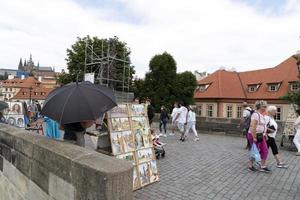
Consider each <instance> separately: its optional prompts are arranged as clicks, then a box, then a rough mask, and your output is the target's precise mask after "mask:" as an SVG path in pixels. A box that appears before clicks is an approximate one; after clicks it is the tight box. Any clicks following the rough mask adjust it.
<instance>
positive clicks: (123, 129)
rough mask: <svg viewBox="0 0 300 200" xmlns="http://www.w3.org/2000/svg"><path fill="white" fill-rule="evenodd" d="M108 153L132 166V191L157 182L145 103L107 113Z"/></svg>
mask: <svg viewBox="0 0 300 200" xmlns="http://www.w3.org/2000/svg"><path fill="white" fill-rule="evenodd" d="M107 124H108V132H109V136H110V142H111V153H112V155H113V156H115V157H116V158H118V159H123V160H127V161H130V162H132V164H133V166H134V167H133V190H136V189H139V188H141V187H144V186H146V185H148V184H151V183H154V182H157V181H158V180H159V176H158V170H157V163H156V157H155V152H154V148H153V144H152V136H151V132H150V126H149V122H148V117H147V105H146V104H121V105H118V106H117V107H115V108H113V109H112V110H111V111H109V112H108V113H107Z"/></svg>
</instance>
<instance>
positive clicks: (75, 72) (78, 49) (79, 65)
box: [58, 36, 135, 90]
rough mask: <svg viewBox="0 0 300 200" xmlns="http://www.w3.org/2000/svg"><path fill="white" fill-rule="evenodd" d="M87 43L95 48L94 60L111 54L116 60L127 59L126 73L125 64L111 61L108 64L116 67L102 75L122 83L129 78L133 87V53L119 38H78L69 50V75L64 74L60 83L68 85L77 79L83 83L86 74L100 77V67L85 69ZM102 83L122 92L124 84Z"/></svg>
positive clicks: (104, 81)
mask: <svg viewBox="0 0 300 200" xmlns="http://www.w3.org/2000/svg"><path fill="white" fill-rule="evenodd" d="M86 41H87V42H88V44H90V45H92V46H93V51H94V52H95V54H94V55H93V56H94V58H95V57H96V55H98V56H100V58H101V57H107V55H108V54H110V55H111V56H114V57H115V58H116V59H125V60H126V61H127V62H128V63H126V64H125V66H126V68H125V73H124V68H123V67H124V63H123V62H119V61H113V60H112V59H110V60H109V61H107V62H110V63H111V64H112V65H113V66H114V67H113V68H110V69H104V70H103V73H102V77H103V78H110V79H115V80H119V81H122V80H123V78H124V77H125V79H126V78H127V77H129V85H130V86H132V79H133V74H134V73H135V71H134V66H132V65H130V64H129V63H130V53H131V51H130V49H129V48H128V47H127V44H126V43H125V42H122V41H120V40H119V38H118V37H113V38H109V39H99V38H98V37H93V38H91V37H90V36H86V37H84V38H80V37H78V38H77V41H76V42H75V44H73V45H72V46H71V48H70V49H67V58H66V61H67V66H68V70H69V74H62V75H61V76H59V77H58V81H59V82H61V83H63V84H66V83H68V82H69V81H73V82H75V81H76V80H77V77H78V80H79V81H81V80H83V77H84V72H86V73H89V72H95V77H98V75H99V67H100V65H97V66H88V67H87V68H86V69H85V58H86V57H85V50H86ZM112 49H114V50H115V55H112V52H111V51H112ZM89 51H90V50H89ZM91 59H92V58H90V57H87V60H86V61H87V63H90V62H91ZM98 62H99V61H98ZM129 69H130V70H129ZM85 70H86V71H85ZM124 74H125V76H124ZM126 80H127V79H126ZM95 82H97V80H95ZM102 83H104V84H108V85H109V86H110V87H113V88H114V89H116V90H121V89H122V86H123V84H122V82H114V81H107V80H103V82H102Z"/></svg>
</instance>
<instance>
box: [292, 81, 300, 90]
mask: <svg viewBox="0 0 300 200" xmlns="http://www.w3.org/2000/svg"><path fill="white" fill-rule="evenodd" d="M299 89H300V87H299V83H291V91H292V92H297V91H298V90H299Z"/></svg>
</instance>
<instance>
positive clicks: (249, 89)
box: [248, 84, 260, 92]
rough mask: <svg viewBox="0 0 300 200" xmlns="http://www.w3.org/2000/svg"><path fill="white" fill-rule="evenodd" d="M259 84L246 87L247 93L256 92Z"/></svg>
mask: <svg viewBox="0 0 300 200" xmlns="http://www.w3.org/2000/svg"><path fill="white" fill-rule="evenodd" d="M259 86H260V85H259V84H255V85H248V91H249V92H256V91H257V89H258V88H259Z"/></svg>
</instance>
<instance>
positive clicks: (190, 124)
mask: <svg viewBox="0 0 300 200" xmlns="http://www.w3.org/2000/svg"><path fill="white" fill-rule="evenodd" d="M190 130H192V131H193V133H194V135H195V138H194V141H199V137H198V133H197V130H196V113H195V112H194V111H193V108H192V107H191V106H189V112H188V118H187V125H186V130H185V134H184V138H183V141H184V140H185V138H187V136H188V134H189V131H190Z"/></svg>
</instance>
